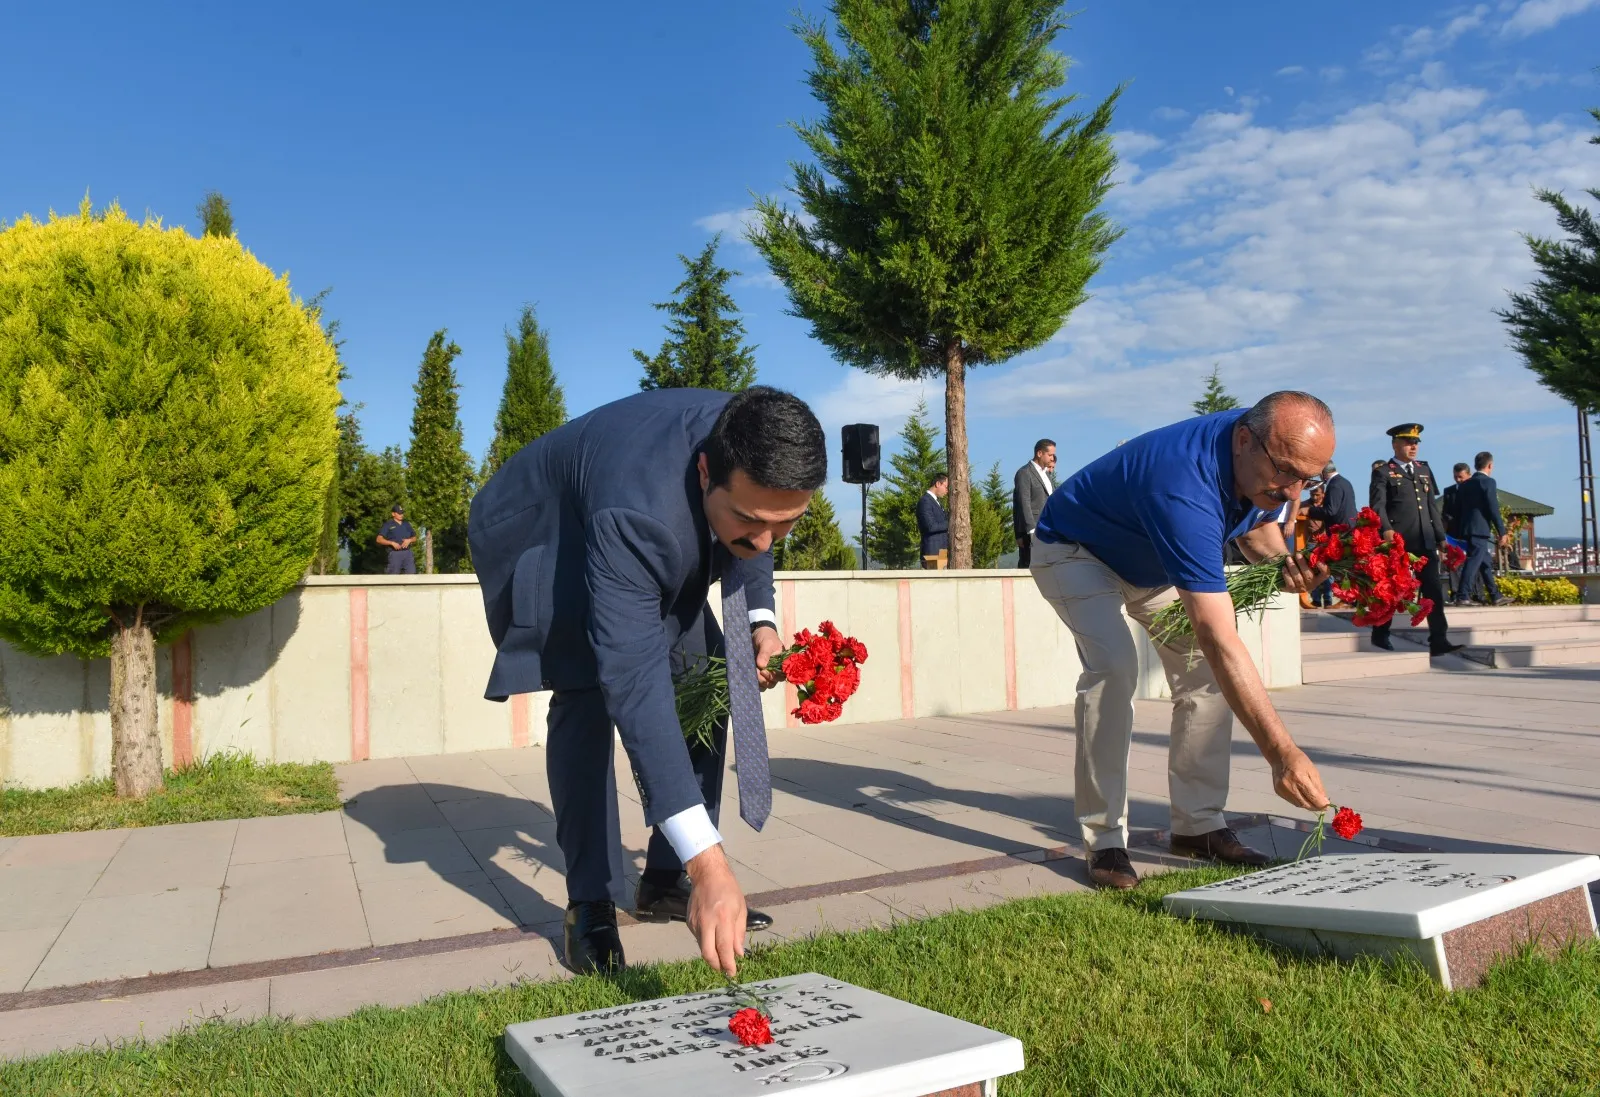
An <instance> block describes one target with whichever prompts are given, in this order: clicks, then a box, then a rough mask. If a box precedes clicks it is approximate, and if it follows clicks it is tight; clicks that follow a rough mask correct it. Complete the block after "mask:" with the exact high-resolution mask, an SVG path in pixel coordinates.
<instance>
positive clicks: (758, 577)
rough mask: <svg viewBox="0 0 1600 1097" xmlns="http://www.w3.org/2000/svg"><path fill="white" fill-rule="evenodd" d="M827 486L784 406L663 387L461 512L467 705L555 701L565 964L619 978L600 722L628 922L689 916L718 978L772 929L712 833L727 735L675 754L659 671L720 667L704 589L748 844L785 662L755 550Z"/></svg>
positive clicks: (796, 412) (822, 463)
mask: <svg viewBox="0 0 1600 1097" xmlns="http://www.w3.org/2000/svg"><path fill="white" fill-rule="evenodd" d="M827 471H828V469H827V447H826V442H825V440H824V437H823V433H822V427H821V425H820V424H818V422H817V419H816V417H815V416H814V415H812V414H811V410H810V409H809V408H807V407H806V405H805V404H803V403H802V402H801V401H800V400H798V399H797V398H795V397H793V396H791V395H789V394H788V393H784V392H778V391H776V390H774V389H770V388H764V387H756V388H751V389H747V390H745V391H744V392H741V393H737V394H734V395H730V394H729V393H726V392H707V391H702V390H698V389H664V390H659V391H654V392H645V393H640V394H639V395H637V396H631V397H628V398H627V399H624V400H618V401H616V402H615V403H612V404H607V405H605V406H603V407H600V408H597V409H595V410H594V411H592V412H590V413H588V414H587V415H584V416H580V417H579V418H577V419H574V420H572V421H571V422H569V423H567V424H566V425H565V426H562V427H559V428H557V429H556V430H553V431H551V432H550V433H548V434H546V435H544V436H543V437H541V438H539V439H538V440H537V441H535V442H533V443H531V444H529V445H528V446H526V447H524V448H523V449H522V450H521V451H520V452H518V453H517V454H516V455H515V456H513V457H512V458H511V459H510V460H509V461H507V462H506V463H505V465H504V466H503V467H501V469H500V470H499V471H498V472H497V473H495V475H494V477H493V479H491V480H490V481H489V483H488V484H486V485H485V486H484V488H483V490H482V491H480V492H479V493H478V495H477V497H476V498H474V499H473V501H472V515H471V519H470V522H469V527H468V528H469V537H470V540H471V547H472V559H473V563H474V565H475V566H476V569H477V572H478V578H479V581H480V583H481V585H482V589H483V602H484V611H485V613H486V615H487V617H488V622H489V633H490V635H491V636H492V637H493V639H494V642H495V647H496V648H497V650H498V654H497V655H496V657H495V662H494V668H493V670H492V671H491V672H490V675H489V685H488V688H487V689H486V691H485V696H487V697H489V698H490V699H491V700H497V701H498V700H504V699H505V698H506V697H508V696H510V695H511V694H516V693H531V692H533V691H535V690H541V689H544V690H550V691H552V696H551V699H550V716H549V723H548V729H549V737H548V740H547V743H546V767H547V769H548V772H549V777H550V795H551V799H552V801H553V806H554V808H555V816H556V844H557V845H559V846H560V848H561V853H562V855H563V857H564V858H565V860H566V865H567V900H568V902H567V913H566V934H565V938H566V940H565V945H566V958H567V963H568V964H569V966H571V967H573V968H574V969H578V970H583V969H589V968H597V969H605V968H608V967H611V966H620V965H621V964H622V963H623V962H624V960H623V955H622V944H621V940H620V938H619V937H618V934H617V919H616V906H615V902H616V900H617V898H618V897H619V893H620V892H621V891H622V885H623V879H624V877H623V861H622V843H621V832H620V826H619V824H618V820H617V793H616V782H615V778H614V774H613V769H612V744H613V741H614V739H613V735H612V726H613V724H614V725H615V726H616V730H617V733H618V734H619V735H620V737H621V739H622V745H623V748H624V749H625V750H626V751H627V754H628V760H629V762H630V763H631V765H632V768H633V775H634V780H635V782H636V783H637V785H638V788H639V802H640V804H641V805H642V806H643V808H644V814H645V820H646V821H647V822H648V823H650V824H651V825H652V826H653V827H654V828H655V831H654V833H653V834H652V835H651V837H650V845H649V850H648V852H647V854H646V860H645V872H644V878H643V880H641V882H640V884H639V888H638V891H637V893H636V895H635V909H636V910H637V911H638V912H639V914H640V915H641V916H642V917H644V918H646V919H649V920H652V921H665V920H667V919H669V918H675V919H682V920H684V921H686V922H687V923H688V925H689V929H690V930H691V931H692V932H693V933H694V935H695V937H696V938H697V939H698V941H699V943H700V950H701V954H702V955H703V956H704V957H705V959H706V961H707V962H708V963H710V964H711V965H712V966H714V967H717V968H720V969H721V970H722V971H724V972H726V973H728V974H729V975H732V974H734V972H735V971H736V957H737V956H739V955H742V954H743V951H744V938H745V933H746V930H747V929H748V928H764V926H765V925H767V924H770V923H771V920H770V919H768V918H766V917H765V916H764V915H760V914H758V913H757V912H751V911H747V908H746V905H745V900H744V894H743V892H742V891H741V890H740V888H739V884H738V881H737V880H735V879H734V876H733V872H732V870H731V869H730V868H729V866H728V861H727V859H726V857H724V855H723V852H722V845H721V842H722V837H721V835H720V834H719V833H718V832H717V829H716V816H717V807H718V805H719V803H720V801H721V782H722V772H723V748H724V746H725V739H726V729H725V728H724V729H718V733H717V734H716V735H715V736H714V739H715V742H714V743H713V745H712V746H711V747H709V748H701V747H695V748H691V747H690V746H689V745H688V744H687V743H686V742H685V739H684V735H683V731H682V729H681V727H680V725H679V723H678V717H677V711H676V705H675V700H674V689H673V675H674V672H675V671H678V672H681V671H683V670H685V669H687V668H689V667H690V666H691V665H692V664H693V663H695V662H697V661H699V660H701V659H703V658H704V657H705V656H707V655H719V654H723V648H722V632H721V629H720V628H719V627H718V624H717V620H716V618H715V617H714V616H713V615H712V613H711V609H710V607H709V606H708V605H707V604H706V595H707V592H708V589H709V587H710V586H711V584H712V583H714V582H718V581H720V582H721V585H722V591H723V597H724V605H723V610H724V620H723V621H722V625H723V626H724V627H726V628H727V629H728V630H729V632H730V634H731V636H733V637H734V639H733V641H732V642H730V643H729V644H728V645H727V649H726V656H727V660H728V678H729V687H730V701H731V702H732V704H731V707H732V710H733V734H734V738H735V739H736V741H737V742H738V745H739V748H740V749H739V767H738V768H739V786H740V814H741V815H743V816H745V818H746V819H747V820H748V821H749V822H750V823H751V825H752V826H754V827H756V828H757V829H759V828H760V826H761V824H762V823H763V822H764V821H765V819H766V814H767V812H768V811H770V808H771V784H770V775H769V773H768V770H767V759H766V739H765V730H764V729H763V728H762V727H761V725H760V711H759V695H758V693H757V692H756V691H757V684H758V681H759V685H760V687H761V688H765V687H767V686H770V685H772V684H774V682H775V680H776V676H775V675H772V674H770V673H768V672H767V671H765V670H762V669H759V668H764V667H765V666H766V664H767V661H768V660H769V659H770V658H771V656H773V655H775V654H777V653H778V652H780V651H782V650H783V643H782V641H781V640H780V639H779V638H778V633H777V628H776V624H775V618H774V615H773V593H772V551H771V550H772V544H773V542H774V541H775V540H777V539H779V538H782V537H784V536H785V535H787V533H788V532H789V529H790V527H792V526H793V525H794V523H795V521H796V520H797V519H798V518H799V517H800V516H801V515H802V514H803V513H805V509H806V506H807V504H809V502H810V501H811V496H812V494H813V492H814V491H815V490H816V489H817V488H819V487H821V486H822V484H823V482H824V481H825V480H826V479H827ZM746 611H748V612H746ZM732 613H736V614H737V615H738V616H739V617H746V616H747V617H748V620H739V619H728V617H729V614H732ZM747 635H748V636H749V639H748V640H746V639H744V637H745V636H747ZM747 645H748V646H747ZM752 654H753V656H754V662H753V663H751V662H750V660H751V657H752ZM741 660H743V662H741ZM752 705H753V708H754V712H753V722H754V726H753V727H752V713H751V708H752ZM747 748H748V749H750V751H751V753H750V754H749V756H748V757H747V756H746V749H747ZM747 782H748V784H747ZM685 870H687V880H685V878H684V877H685Z"/></svg>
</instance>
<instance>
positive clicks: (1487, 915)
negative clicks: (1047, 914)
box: [1162, 853, 1600, 988]
mask: <svg viewBox="0 0 1600 1097" xmlns="http://www.w3.org/2000/svg"><path fill="white" fill-rule="evenodd" d="M1594 880H1600V857H1593V856H1579V855H1575V854H1566V853H1437V854H1433V853H1430V854H1419V853H1375V854H1358V855H1353V856H1341V857H1313V858H1310V859H1308V860H1304V861H1298V862H1296V863H1294V864H1289V865H1280V866H1278V867H1277V868H1270V869H1265V870H1263V871H1261V872H1252V873H1250V874H1248V875H1245V876H1239V877H1236V878H1234V879H1232V880H1223V881H1221V882H1219V883H1215V884H1208V885H1206V886H1205V887H1199V888H1191V889H1190V890H1188V891H1179V892H1174V893H1173V894H1171V895H1168V896H1167V897H1166V898H1165V899H1163V900H1162V902H1163V903H1165V905H1166V908H1167V910H1168V911H1169V912H1171V913H1172V914H1176V915H1180V916H1183V917H1190V918H1205V919H1210V920H1214V921H1219V922H1227V923H1232V924H1235V925H1238V926H1239V927H1240V928H1243V929H1246V930H1248V931H1249V932H1251V933H1254V934H1256V935H1258V936H1261V937H1264V938H1267V939H1269V940H1273V941H1276V942H1278V943H1280V944H1284V945H1287V946H1289V947H1292V948H1297V949H1300V950H1302V951H1307V952H1318V953H1328V954H1332V955H1335V956H1340V957H1343V958H1346V959H1348V958H1350V957H1352V956H1356V955H1361V954H1376V955H1396V954H1408V955H1411V956H1414V957H1416V958H1417V959H1418V960H1420V961H1421V962H1422V964H1423V966H1424V967H1426V968H1427V969H1428V970H1429V971H1431V972H1432V973H1433V974H1434V976H1435V978H1437V979H1438V980H1439V981H1440V982H1442V983H1443V984H1444V985H1445V987H1446V988H1451V987H1463V986H1476V985H1477V984H1478V983H1480V982H1481V981H1482V980H1483V976H1484V973H1485V972H1487V970H1488V969H1489V967H1490V965H1491V964H1493V963H1494V961H1495V960H1497V959H1499V958H1501V957H1503V956H1506V955H1509V954H1511V953H1513V952H1515V951H1516V950H1518V949H1519V948H1521V947H1523V946H1524V945H1526V944H1528V943H1529V942H1532V943H1534V944H1535V945H1536V946H1538V947H1540V948H1544V949H1546V950H1549V951H1553V950H1554V949H1556V948H1559V947H1560V946H1562V945H1565V944H1567V943H1568V942H1571V941H1576V940H1582V939H1584V938H1593V937H1594V936H1595V916H1594V903H1593V901H1592V899H1591V897H1590V895H1589V889H1588V884H1589V883H1590V882H1591V881H1594Z"/></svg>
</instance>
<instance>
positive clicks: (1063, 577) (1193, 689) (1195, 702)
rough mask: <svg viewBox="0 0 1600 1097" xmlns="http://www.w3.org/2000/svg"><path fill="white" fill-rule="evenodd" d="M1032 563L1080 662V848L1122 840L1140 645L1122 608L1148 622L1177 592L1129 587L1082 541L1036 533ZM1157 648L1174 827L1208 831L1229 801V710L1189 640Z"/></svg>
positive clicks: (1215, 825) (1180, 830)
mask: <svg viewBox="0 0 1600 1097" xmlns="http://www.w3.org/2000/svg"><path fill="white" fill-rule="evenodd" d="M1030 570H1031V571H1032V573H1033V581H1034V583H1036V584H1037V585H1038V587H1039V593H1040V594H1042V595H1044V597H1045V600H1046V601H1048V602H1049V603H1050V604H1051V605H1052V606H1053V607H1055V611H1056V613H1057V614H1058V615H1059V616H1060V617H1061V620H1062V621H1063V622H1065V623H1066V626H1067V628H1069V629H1070V630H1072V637H1073V639H1074V640H1075V641H1076V642H1077V646H1078V658H1079V660H1080V661H1081V662H1082V664H1083V673H1082V674H1081V675H1079V677H1078V697H1077V713H1076V715H1077V725H1078V753H1077V765H1076V779H1075V788H1074V800H1075V803H1076V807H1077V814H1078V826H1079V827H1080V828H1081V830H1082V832H1083V843H1084V847H1085V848H1086V849H1089V850H1099V849H1111V848H1115V847H1121V848H1127V845H1128V757H1129V754H1130V752H1131V751H1132V749H1133V698H1134V694H1135V692H1136V691H1137V689H1138V685H1139V649H1138V647H1137V645H1135V643H1134V639H1133V633H1132V631H1131V630H1130V629H1129V628H1128V622H1127V621H1126V620H1125V619H1124V618H1123V611H1124V610H1126V611H1127V615H1128V617H1131V618H1132V619H1133V620H1135V621H1137V622H1139V624H1141V625H1143V626H1144V627H1145V628H1146V629H1147V630H1148V629H1149V627H1150V621H1151V619H1152V618H1153V617H1154V616H1155V615H1156V613H1157V612H1158V611H1160V610H1161V608H1162V607H1163V606H1167V605H1170V604H1171V603H1173V602H1175V601H1177V598H1178V594H1177V591H1175V590H1174V589H1173V588H1172V587H1136V586H1133V585H1132V584H1131V583H1127V582H1125V581H1123V579H1122V578H1121V576H1119V575H1117V573H1116V572H1114V571H1112V570H1111V569H1110V568H1109V567H1107V566H1106V565H1105V564H1103V563H1101V562H1100V560H1099V559H1098V558H1097V557H1096V556H1095V555H1094V554H1093V553H1092V552H1090V551H1089V550H1088V549H1086V548H1084V547H1083V546H1081V545H1074V544H1065V545H1062V544H1057V545H1052V544H1046V543H1044V542H1042V541H1036V542H1035V544H1034V546H1033V562H1032V567H1031V568H1030ZM1156 651H1157V653H1158V654H1159V655H1160V657H1161V666H1162V668H1163V669H1164V670H1165V671H1166V675H1167V686H1168V688H1169V689H1170V690H1171V691H1172V733H1171V738H1170V740H1169V742H1168V746H1167V791H1168V795H1169V797H1170V798H1171V803H1172V830H1173V833H1175V834H1205V833H1206V832H1208V831H1212V830H1217V829H1219V828H1221V827H1224V826H1226V825H1227V823H1226V821H1225V820H1224V819H1223V815H1222V809H1223V807H1224V806H1225V805H1226V804H1227V801H1228V776H1229V768H1230V763H1231V761H1232V749H1233V712H1232V710H1230V709H1229V708H1228V701H1227V698H1225V697H1223V695H1222V690H1221V688H1220V687H1219V686H1218V685H1217V680H1216V677H1215V676H1214V675H1213V674H1212V673H1211V667H1210V666H1209V665H1207V663H1206V661H1205V659H1204V658H1203V657H1201V656H1200V655H1199V654H1198V653H1197V652H1192V641H1189V642H1186V643H1183V644H1181V645H1169V646H1164V647H1160V648H1157V649H1156ZM1191 654H1192V655H1193V658H1191Z"/></svg>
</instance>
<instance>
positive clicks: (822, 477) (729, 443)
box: [705, 385, 828, 491]
mask: <svg viewBox="0 0 1600 1097" xmlns="http://www.w3.org/2000/svg"><path fill="white" fill-rule="evenodd" d="M705 454H706V471H707V472H708V473H710V476H711V486H712V487H718V488H725V487H727V486H728V479H729V477H731V476H732V475H733V470H734V469H742V470H744V474H745V475H746V476H748V477H750V479H752V480H754V481H755V482H756V483H757V484H759V485H760V486H761V487H764V488H771V489H773V490H776V491H816V490H817V489H818V488H820V487H821V486H822V485H823V484H825V483H827V482H828V443H827V439H826V438H824V437H823V434H822V424H821V423H819V422H817V417H816V416H815V415H813V414H812V413H811V409H810V408H808V407H806V404H805V401H803V400H801V399H800V398H799V397H798V396H794V395H792V394H790V393H787V392H781V391H779V390H778V389H775V388H768V387H767V386H766V385H752V386H751V387H750V388H747V389H745V390H744V391H743V392H739V393H735V394H734V397H733V399H732V400H729V401H728V403H727V405H726V406H724V407H723V409H722V414H721V415H718V416H717V421H716V423H715V424H714V425H713V426H712V428H711V436H710V437H709V438H707V439H706V441H705Z"/></svg>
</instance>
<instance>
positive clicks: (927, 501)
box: [917, 472, 950, 568]
mask: <svg viewBox="0 0 1600 1097" xmlns="http://www.w3.org/2000/svg"><path fill="white" fill-rule="evenodd" d="M949 491H950V477H948V476H946V475H945V474H944V473H942V472H941V473H939V474H938V475H937V476H935V477H934V478H933V483H931V484H929V485H928V490H927V491H925V492H923V493H922V498H920V499H918V500H917V536H918V537H919V538H920V541H921V545H922V566H923V567H925V568H942V567H944V565H945V560H946V556H945V555H944V554H945V553H948V551H949V549H950V516H949V515H948V514H946V513H945V509H944V507H943V506H942V505H941V504H940V502H939V500H941V499H943V498H944V497H945V495H946V494H947V493H948V492H949Z"/></svg>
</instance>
